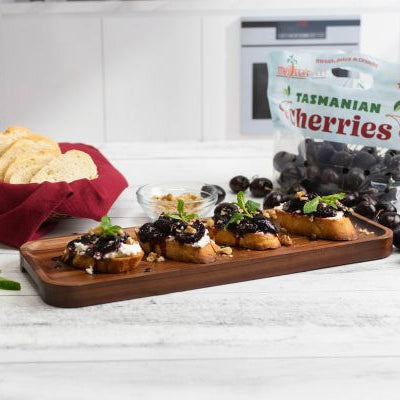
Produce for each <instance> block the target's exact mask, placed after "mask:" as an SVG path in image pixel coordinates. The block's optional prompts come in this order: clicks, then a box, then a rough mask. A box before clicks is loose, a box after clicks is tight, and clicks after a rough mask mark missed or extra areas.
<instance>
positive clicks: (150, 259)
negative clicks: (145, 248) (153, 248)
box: [146, 252, 165, 262]
mask: <svg viewBox="0 0 400 400" xmlns="http://www.w3.org/2000/svg"><path fill="white" fill-rule="evenodd" d="M146 261H148V262H164V261H165V258H164V257H163V256H160V255H158V254H157V253H153V252H151V253H149V254H148V255H147V257H146Z"/></svg>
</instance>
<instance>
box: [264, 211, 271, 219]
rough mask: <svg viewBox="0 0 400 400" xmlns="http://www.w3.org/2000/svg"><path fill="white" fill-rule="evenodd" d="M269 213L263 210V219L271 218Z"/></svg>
mask: <svg viewBox="0 0 400 400" xmlns="http://www.w3.org/2000/svg"><path fill="white" fill-rule="evenodd" d="M269 212H270V210H263V215H264V217H265V218H271V215H270V213H269Z"/></svg>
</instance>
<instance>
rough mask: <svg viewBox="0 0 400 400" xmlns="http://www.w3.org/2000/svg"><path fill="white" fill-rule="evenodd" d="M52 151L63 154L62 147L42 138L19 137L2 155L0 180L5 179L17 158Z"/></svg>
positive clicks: (0, 157)
mask: <svg viewBox="0 0 400 400" xmlns="http://www.w3.org/2000/svg"><path fill="white" fill-rule="evenodd" d="M44 153H52V154H54V155H59V154H61V152H60V149H59V148H58V146H57V147H55V146H54V145H53V144H52V143H50V142H48V141H42V140H29V139H18V140H16V141H15V142H14V143H13V144H12V145H11V146H10V147H9V148H8V149H7V150H6V151H5V152H4V153H3V154H2V155H1V156H0V180H1V181H3V180H4V176H5V173H6V171H7V168H8V167H9V166H10V165H11V164H12V163H13V162H14V161H16V160H17V159H19V158H21V157H23V156H27V155H32V154H39V155H41V154H44Z"/></svg>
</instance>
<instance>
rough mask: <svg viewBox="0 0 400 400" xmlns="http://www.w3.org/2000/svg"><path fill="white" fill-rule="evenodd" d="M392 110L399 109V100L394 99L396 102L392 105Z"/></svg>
mask: <svg viewBox="0 0 400 400" xmlns="http://www.w3.org/2000/svg"><path fill="white" fill-rule="evenodd" d="M393 111H400V100H399V101H396V103H395V105H394V107H393Z"/></svg>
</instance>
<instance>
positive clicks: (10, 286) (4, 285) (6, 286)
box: [0, 276, 21, 290]
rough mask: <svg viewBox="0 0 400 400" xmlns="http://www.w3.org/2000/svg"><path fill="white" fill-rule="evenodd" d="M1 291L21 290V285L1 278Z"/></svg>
mask: <svg viewBox="0 0 400 400" xmlns="http://www.w3.org/2000/svg"><path fill="white" fill-rule="evenodd" d="M0 289H3V290H21V284H20V283H19V282H15V281H10V280H9V279H5V278H2V277H1V276H0Z"/></svg>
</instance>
